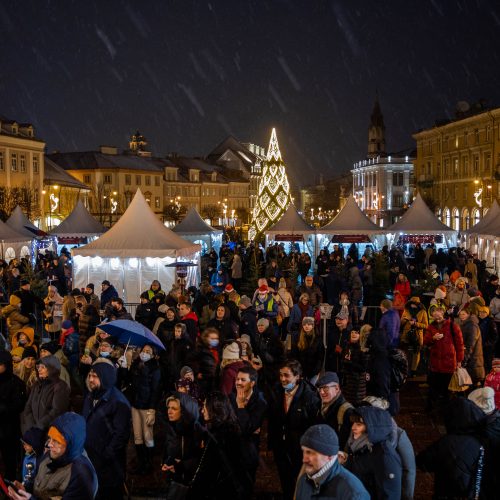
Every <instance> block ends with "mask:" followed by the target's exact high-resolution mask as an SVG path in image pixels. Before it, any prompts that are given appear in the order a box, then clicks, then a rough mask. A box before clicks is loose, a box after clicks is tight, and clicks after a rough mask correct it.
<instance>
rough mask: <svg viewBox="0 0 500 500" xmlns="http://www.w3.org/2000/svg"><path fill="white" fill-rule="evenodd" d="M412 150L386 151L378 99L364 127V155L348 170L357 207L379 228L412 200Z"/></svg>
mask: <svg viewBox="0 0 500 500" xmlns="http://www.w3.org/2000/svg"><path fill="white" fill-rule="evenodd" d="M413 159H414V152H412V151H404V152H400V153H395V154H390V153H387V152H386V146H385V125H384V118H383V115H382V111H381V109H380V104H379V102H378V99H377V100H376V102H375V106H374V108H373V112H372V115H371V120H370V126H369V128H368V152H367V155H366V158H365V159H364V160H361V161H359V162H356V163H355V164H354V166H353V169H352V170H351V173H352V190H353V195H354V198H355V199H356V201H357V203H358V205H359V206H360V208H361V209H362V210H363V211H364V212H365V213H366V215H367V216H368V217H370V219H371V220H372V221H373V222H375V224H378V225H379V226H381V227H388V226H390V225H391V224H393V223H394V222H395V221H396V220H397V219H398V218H399V217H401V215H402V214H403V213H404V211H405V210H406V208H407V207H408V205H409V204H410V203H411V201H412V200H413V194H414V188H415V183H414V177H413Z"/></svg>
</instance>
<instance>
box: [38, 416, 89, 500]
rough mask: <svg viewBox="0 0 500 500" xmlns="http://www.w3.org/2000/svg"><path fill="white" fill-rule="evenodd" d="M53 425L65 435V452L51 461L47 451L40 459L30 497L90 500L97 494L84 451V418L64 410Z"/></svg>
mask: <svg viewBox="0 0 500 500" xmlns="http://www.w3.org/2000/svg"><path fill="white" fill-rule="evenodd" d="M52 425H53V426H54V427H55V428H56V429H57V430H58V431H59V432H60V433H61V434H62V435H63V436H64V439H65V440H66V443H67V445H66V452H65V453H64V455H63V456H62V457H60V458H57V459H56V460H52V459H51V458H50V455H49V453H46V454H45V455H44V456H43V457H42V460H41V462H40V467H39V469H38V473H37V475H36V477H35V482H34V487H33V494H34V496H33V498H37V499H46V498H61V499H62V500H69V499H75V500H84V499H86V500H92V499H93V498H95V496H96V494H97V475H96V471H95V469H94V466H93V465H92V463H91V461H90V460H89V458H88V457H87V455H86V454H85V450H84V444H85V420H84V419H83V418H82V417H81V416H80V415H77V414H76V413H64V414H63V415H61V416H60V417H59V418H58V419H57V420H55V421H54V422H53V423H52Z"/></svg>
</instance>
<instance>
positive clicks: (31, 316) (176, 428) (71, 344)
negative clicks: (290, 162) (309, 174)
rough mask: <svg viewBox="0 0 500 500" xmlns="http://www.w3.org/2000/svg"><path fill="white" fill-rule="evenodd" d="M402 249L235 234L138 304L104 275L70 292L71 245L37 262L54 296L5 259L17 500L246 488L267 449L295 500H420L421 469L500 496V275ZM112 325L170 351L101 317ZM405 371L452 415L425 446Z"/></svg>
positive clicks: (455, 258)
mask: <svg viewBox="0 0 500 500" xmlns="http://www.w3.org/2000/svg"><path fill="white" fill-rule="evenodd" d="M407 250H408V249H407ZM410 250H411V251H410V252H408V251H407V252H406V253H405V252H403V251H402V249H400V248H398V247H393V248H391V249H389V248H386V247H385V248H384V249H383V250H382V251H381V252H379V253H374V252H373V250H372V249H371V248H370V247H367V249H366V251H365V253H364V254H363V255H359V254H358V248H357V246H356V245H354V244H353V245H351V246H350V247H349V249H348V250H347V251H345V249H344V248H343V247H342V246H341V245H339V246H337V245H335V246H334V248H333V250H332V251H331V252H329V251H328V250H327V249H323V250H321V252H320V253H319V255H318V257H317V259H316V261H315V262H314V263H313V262H312V260H311V257H310V256H309V255H308V254H307V253H306V252H302V253H300V252H299V251H298V250H295V249H292V250H291V251H290V252H288V253H287V252H285V249H284V247H283V246H281V245H277V244H276V245H272V246H269V247H268V248H267V249H262V248H260V247H258V246H253V245H250V246H249V247H248V248H244V247H241V246H240V247H236V248H234V249H231V248H230V247H229V246H228V245H223V247H222V249H221V251H220V253H219V254H217V253H215V252H214V251H211V252H210V253H208V254H207V255H206V256H204V257H203V260H202V281H201V283H200V284H199V286H198V287H195V286H192V287H189V288H188V289H187V290H185V289H184V288H183V287H181V286H180V285H178V284H173V285H172V286H171V287H169V288H168V290H164V289H163V288H162V285H161V283H159V282H158V281H157V280H154V281H153V282H152V283H151V285H150V287H149V288H148V289H147V290H145V291H144V292H143V293H142V294H141V295H140V299H139V300H140V303H139V304H138V305H137V307H136V308H135V310H130V309H127V307H126V305H125V304H124V302H123V300H122V298H121V297H120V296H119V293H118V291H117V290H116V289H115V287H114V286H113V284H112V283H110V282H109V281H108V280H104V281H102V283H100V288H101V290H100V293H99V292H98V291H97V290H96V286H95V285H94V284H92V283H88V284H87V286H86V287H85V288H84V289H72V287H71V280H70V276H71V272H70V271H68V269H69V265H70V260H69V259H68V255H66V254H65V253H62V254H61V256H59V257H57V258H50V259H46V260H45V261H41V263H40V264H39V269H38V271H40V272H42V273H43V276H44V277H46V279H47V289H46V295H45V296H44V297H38V296H37V295H35V294H34V293H33V292H32V291H31V289H30V288H31V282H30V279H28V278H27V277H26V269H25V268H24V266H27V264H26V263H23V262H22V261H21V262H19V263H18V262H17V261H15V260H14V261H11V263H10V264H9V265H7V264H5V265H4V266H0V267H1V269H2V271H1V272H2V274H1V276H0V278H1V282H2V283H1V284H2V286H1V287H0V288H1V289H2V294H3V297H4V303H5V304H6V305H5V306H4V307H3V308H2V309H1V316H2V321H3V322H4V323H5V325H4V326H5V328H4V329H3V330H2V331H3V332H4V335H3V348H2V350H1V351H0V454H1V458H2V463H3V471H4V477H5V478H6V479H8V480H10V481H14V480H15V482H13V483H12V484H11V483H9V484H11V485H10V486H9V487H8V491H9V494H10V496H11V497H12V498H15V499H25V498H35V499H36V498H40V499H43V498H52V497H61V498H63V499H74V498H82V499H84V498H85V499H87V498H88V499H92V498H98V499H104V498H106V499H115V498H116V499H121V498H123V497H124V495H125V493H126V488H127V486H126V485H127V477H128V476H130V475H143V476H144V475H149V474H151V473H156V474H161V477H162V481H161V483H162V488H163V491H162V493H163V494H164V495H166V497H167V498H193V499H194V498H196V499H203V498H206V499H216V498H235V499H237V498H241V499H246V498H252V497H253V496H254V490H255V482H256V479H257V474H258V469H259V463H260V451H261V450H263V449H267V450H268V451H271V452H272V454H273V459H274V462H275V464H276V468H277V471H278V475H279V479H280V485H281V491H282V495H283V498H284V499H286V500H288V499H292V498H297V499H298V500H305V499H309V498H346V499H347V498H349V499H351V498H354V499H357V498H359V499H365V498H366V499H368V498H386V499H394V500H396V499H398V500H399V499H401V498H403V499H411V498H413V497H414V495H415V478H416V470H417V466H418V467H419V468H421V469H422V470H424V471H427V472H431V473H433V474H434V495H435V498H440V499H441V498H442V499H445V498H495V497H496V496H495V495H496V493H497V491H499V489H498V488H499V486H500V485H499V481H500V479H499V478H498V477H497V476H498V475H497V474H496V473H495V464H496V463H498V462H497V460H498V459H500V412H499V411H498V410H500V341H499V339H498V332H497V322H498V321H500V287H499V278H498V276H496V275H495V274H491V273H488V271H487V269H486V266H485V263H484V262H480V261H478V260H477V258H476V257H475V256H474V255H471V254H469V253H468V252H466V251H463V250H462V249H451V250H450V251H449V252H445V251H443V250H439V251H436V249H435V248H434V246H433V245H428V246H427V247H426V248H422V247H421V246H420V245H419V244H417V245H416V246H415V247H413V248H411V249H410ZM408 253H410V254H411V258H408V257H407V256H406V255H407V254H408ZM422 282H426V283H427V285H429V284H431V285H432V287H431V289H432V293H431V294H430V295H429V293H428V292H427V294H426V293H423V289H422ZM380 283H387V285H384V286H382V287H381V286H380ZM380 290H382V293H381V292H380ZM325 303H326V304H329V306H331V309H332V312H331V318H330V319H328V320H327V321H323V320H324V319H326V316H325V315H328V311H327V310H326V309H325V308H322V307H321V304H325ZM327 309H328V308H327ZM39 318H41V320H42V323H41V324H42V325H43V328H41V329H39V328H37V322H38V320H39ZM116 319H128V320H134V321H137V322H140V323H141V324H143V325H144V326H146V327H147V328H148V329H150V330H151V331H152V332H153V334H154V335H156V336H157V338H158V339H159V341H160V342H161V344H162V345H163V349H158V348H157V346H156V345H153V344H148V343H145V344H144V345H140V346H134V347H132V346H129V345H123V344H121V343H120V342H119V340H118V339H117V338H114V337H113V336H110V335H109V334H107V333H106V332H104V330H102V329H101V328H100V327H99V325H101V324H102V323H103V322H109V321H113V320H116ZM325 325H326V326H325ZM464 372H465V375H466V379H467V380H465V381H464V380H463V377H464ZM412 377H420V378H421V380H422V381H425V382H426V384H428V399H427V406H426V408H422V413H423V414H425V415H427V417H426V418H428V420H429V425H430V424H431V422H432V421H433V420H438V421H439V419H441V421H442V422H445V423H446V435H444V436H443V437H441V439H439V440H438V441H437V442H435V443H433V444H432V445H431V446H430V447H428V448H427V449H425V450H422V451H420V452H419V453H418V454H417V456H416V457H415V453H414V449H413V445H412V443H411V441H410V439H409V437H408V435H407V433H406V432H405V430H404V429H402V428H400V427H399V426H398V424H397V422H396V418H397V415H398V413H399V410H400V402H399V393H400V391H401V390H405V388H404V384H405V381H406V379H407V378H412ZM423 377H426V378H425V379H424V378H423ZM419 380H420V379H419ZM424 385H425V384H424ZM450 388H451V389H453V390H450ZM129 442H133V445H134V447H133V448H132V447H131V446H129ZM132 449H134V452H133V453H131V450H132ZM1 486H2V483H1V481H0V487H1Z"/></svg>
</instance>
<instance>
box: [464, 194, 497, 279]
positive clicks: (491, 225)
mask: <svg viewBox="0 0 500 500" xmlns="http://www.w3.org/2000/svg"><path fill="white" fill-rule="evenodd" d="M464 234H465V240H466V247H467V248H469V249H470V250H471V251H472V252H473V253H477V255H478V257H479V259H480V260H483V259H484V260H486V262H487V265H488V266H492V267H494V268H495V271H496V268H497V261H498V251H499V248H498V240H499V239H500V206H499V205H498V202H497V200H493V203H492V205H491V207H490V208H489V210H488V212H486V215H485V216H484V217H483V218H482V219H481V220H480V221H479V222H478V223H477V224H476V225H474V226H473V227H471V228H470V229H467V230H465V231H464Z"/></svg>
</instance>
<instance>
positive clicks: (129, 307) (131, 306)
mask: <svg viewBox="0 0 500 500" xmlns="http://www.w3.org/2000/svg"><path fill="white" fill-rule="evenodd" d="M139 304H140V302H125V303H124V304H123V305H124V306H125V309H126V310H127V312H128V313H129V314H130V316H132V318H135V310H136V309H137V306H138V305H139Z"/></svg>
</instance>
